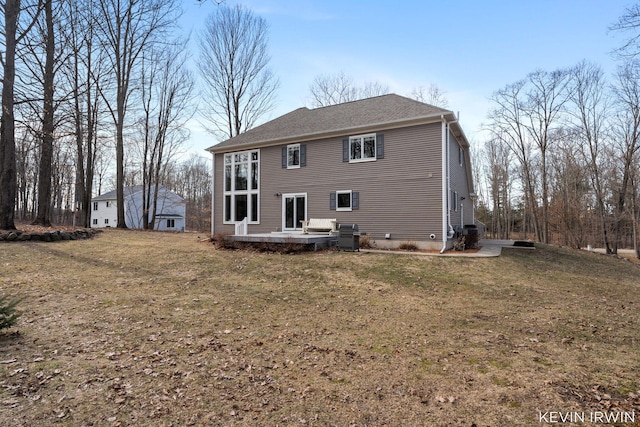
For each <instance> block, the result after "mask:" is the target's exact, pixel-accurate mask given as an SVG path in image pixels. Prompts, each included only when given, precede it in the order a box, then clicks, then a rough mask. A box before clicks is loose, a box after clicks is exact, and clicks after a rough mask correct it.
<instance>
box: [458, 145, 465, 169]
mask: <svg viewBox="0 0 640 427" xmlns="http://www.w3.org/2000/svg"><path fill="white" fill-rule="evenodd" d="M458 164H459V165H460V166H462V165H464V151H463V150H462V147H460V146H458Z"/></svg>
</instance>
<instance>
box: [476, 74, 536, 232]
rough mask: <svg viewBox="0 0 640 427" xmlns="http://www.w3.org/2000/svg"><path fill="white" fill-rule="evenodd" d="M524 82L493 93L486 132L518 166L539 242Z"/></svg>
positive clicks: (533, 169) (521, 81)
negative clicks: (511, 156) (505, 150)
mask: <svg viewBox="0 0 640 427" xmlns="http://www.w3.org/2000/svg"><path fill="white" fill-rule="evenodd" d="M525 88H526V81H525V80H520V81H518V82H516V83H513V84H510V85H507V86H506V87H505V88H504V89H501V90H499V91H496V92H495V93H494V94H493V96H492V97H491V101H492V103H493V104H494V106H493V107H492V109H491V110H490V112H489V119H490V125H489V128H488V130H489V131H490V132H491V133H492V134H493V136H494V138H495V139H497V140H498V141H501V142H502V143H503V144H506V145H507V146H508V147H509V149H510V150H511V151H512V152H513V154H514V155H515V156H516V159H517V160H518V163H519V165H520V172H521V175H522V187H523V193H524V199H525V206H526V207H527V208H528V209H529V213H530V217H531V221H532V224H533V229H534V233H535V235H536V238H537V239H538V241H542V233H541V227H540V213H539V209H538V197H537V192H536V177H535V165H534V162H533V158H532V157H533V152H532V151H533V150H532V146H533V141H532V140H531V138H530V136H529V134H528V129H527V126H526V124H527V123H526V121H527V120H528V118H527V111H526V97H525V92H524V91H525Z"/></svg>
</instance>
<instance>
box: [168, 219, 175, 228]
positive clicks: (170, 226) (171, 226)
mask: <svg viewBox="0 0 640 427" xmlns="http://www.w3.org/2000/svg"><path fill="white" fill-rule="evenodd" d="M175 226H176V220H175V219H168V220H167V228H175Z"/></svg>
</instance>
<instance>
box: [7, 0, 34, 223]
mask: <svg viewBox="0 0 640 427" xmlns="http://www.w3.org/2000/svg"><path fill="white" fill-rule="evenodd" d="M20 3H21V2H20V0H6V1H5V2H4V56H3V57H2V58H0V59H1V60H2V66H3V69H4V73H3V76H2V113H1V114H2V115H1V116H0V229H8V230H14V229H15V228H16V226H15V221H14V219H15V201H16V192H17V177H16V169H17V168H16V139H15V116H14V85H15V78H16V45H17V44H18V43H19V42H20V39H21V38H23V37H24V36H25V35H26V34H28V32H29V30H30V29H31V27H33V25H34V24H35V22H36V20H37V18H38V15H39V14H40V10H41V0H39V1H38V3H37V5H31V6H30V7H36V8H37V11H36V12H35V13H34V14H33V15H34V18H33V19H31V20H30V23H29V24H28V25H27V27H26V29H25V30H23V31H22V32H20V33H18V22H19V15H20V10H21V4H20Z"/></svg>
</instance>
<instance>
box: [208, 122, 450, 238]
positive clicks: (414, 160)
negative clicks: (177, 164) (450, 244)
mask: <svg viewBox="0 0 640 427" xmlns="http://www.w3.org/2000/svg"><path fill="white" fill-rule="evenodd" d="M441 126H442V125H441V123H440V122H437V123H433V124H429V125H420V126H413V127H406V128H401V129H390V130H385V131H379V132H378V133H382V134H384V158H382V159H377V160H375V161H370V162H361V163H348V162H343V161H342V140H343V138H348V137H349V136H351V135H343V136H340V137H336V138H331V139H323V140H316V141H307V142H306V166H304V167H300V168H298V169H286V168H282V147H283V145H278V146H272V147H265V148H262V149H260V224H250V225H249V233H263V232H271V231H277V230H280V229H281V228H282V196H277V194H280V195H282V194H287V193H307V218H336V219H337V220H338V222H339V223H350V224H351V223H355V224H358V225H359V228H360V231H362V232H366V233H367V235H368V236H369V237H371V238H372V239H375V240H377V239H384V236H385V234H386V233H390V234H391V237H392V239H394V240H400V241H422V240H429V235H430V234H432V233H433V234H435V235H436V241H442V219H441V216H442V187H441V186H442V171H441V165H442V156H441V146H442V138H441V129H442V127H441ZM363 133H365V134H366V132H363ZM223 159H224V155H223V154H216V156H215V162H216V164H215V174H216V177H215V191H214V194H215V200H214V203H215V207H214V209H215V229H216V232H227V233H233V231H234V228H233V226H232V225H224V224H223V191H222V189H223V187H222V185H223V172H224V168H223ZM456 161H457V151H456ZM341 190H352V191H357V192H359V198H360V200H359V202H360V203H359V209H357V210H353V211H351V212H342V211H335V210H330V206H329V197H330V196H329V194H330V193H331V192H334V191H341Z"/></svg>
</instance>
